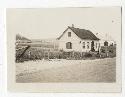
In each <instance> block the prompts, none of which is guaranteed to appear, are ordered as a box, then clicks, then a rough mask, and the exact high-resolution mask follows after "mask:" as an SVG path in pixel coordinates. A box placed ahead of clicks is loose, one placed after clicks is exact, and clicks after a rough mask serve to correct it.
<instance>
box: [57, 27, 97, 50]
mask: <svg viewBox="0 0 125 97" xmlns="http://www.w3.org/2000/svg"><path fill="white" fill-rule="evenodd" d="M68 32H71V37H68ZM93 41H94V48H95V51H98V47H99V41H95V40H93ZM67 42H71V43H72V49H67V48H66V43H67ZM83 42H85V48H83ZM87 42H89V49H88V48H87ZM91 42H92V40H82V39H80V38H79V37H78V36H77V35H76V34H75V33H74V32H73V31H72V30H71V29H68V30H67V31H66V32H65V34H64V35H63V36H62V37H61V38H60V39H59V49H61V50H64V51H66V52H68V51H79V52H89V51H90V50H91ZM96 43H97V48H96Z"/></svg>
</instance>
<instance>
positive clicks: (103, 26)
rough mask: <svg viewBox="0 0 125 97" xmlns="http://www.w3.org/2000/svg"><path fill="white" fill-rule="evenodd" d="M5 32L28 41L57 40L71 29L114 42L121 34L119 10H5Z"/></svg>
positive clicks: (116, 8) (107, 8) (96, 8)
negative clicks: (78, 29) (88, 31)
mask: <svg viewBox="0 0 125 97" xmlns="http://www.w3.org/2000/svg"><path fill="white" fill-rule="evenodd" d="M6 14H7V16H6V18H7V19H6V22H7V31H8V32H11V33H17V34H20V35H22V36H24V37H27V38H29V39H49V38H58V37H59V36H60V35H61V34H62V33H63V31H64V30H65V29H66V28H67V27H68V26H72V24H74V27H76V28H81V29H86V30H90V31H92V32H93V33H94V34H96V33H98V37H99V38H102V39H103V38H106V36H107V37H108V38H109V39H112V40H116V39H117V36H118V35H121V8H120V7H95V8H94V7H86V8H34V9H32V8H28V9H7V13H6Z"/></svg>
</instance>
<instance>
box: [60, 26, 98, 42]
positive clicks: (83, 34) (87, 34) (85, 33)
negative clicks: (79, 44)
mask: <svg viewBox="0 0 125 97" xmlns="http://www.w3.org/2000/svg"><path fill="white" fill-rule="evenodd" d="M68 28H69V29H71V30H72V31H73V32H74V33H75V34H76V35H77V36H78V37H79V38H81V39H87V40H99V38H97V37H96V36H95V35H94V34H93V33H92V32H91V31H89V30H85V29H79V28H75V27H68ZM68 28H67V29H68ZM67 29H66V30H67ZM66 30H65V31H64V32H63V34H64V33H65V32H66ZM63 34H62V35H61V36H60V37H59V38H58V39H60V38H61V37H62V36H63Z"/></svg>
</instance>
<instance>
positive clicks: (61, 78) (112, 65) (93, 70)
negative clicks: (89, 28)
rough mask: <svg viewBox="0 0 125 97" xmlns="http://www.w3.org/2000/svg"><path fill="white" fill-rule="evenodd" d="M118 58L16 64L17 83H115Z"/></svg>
mask: <svg viewBox="0 0 125 97" xmlns="http://www.w3.org/2000/svg"><path fill="white" fill-rule="evenodd" d="M115 79H116V58H105V59H95V60H51V61H46V60H37V61H27V62H24V63H16V82H18V83H40V82H41V83H42V82H109V83H111V82H115Z"/></svg>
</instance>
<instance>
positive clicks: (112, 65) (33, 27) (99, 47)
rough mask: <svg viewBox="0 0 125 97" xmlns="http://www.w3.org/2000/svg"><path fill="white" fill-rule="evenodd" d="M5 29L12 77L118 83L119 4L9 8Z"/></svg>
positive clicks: (17, 80)
mask: <svg viewBox="0 0 125 97" xmlns="http://www.w3.org/2000/svg"><path fill="white" fill-rule="evenodd" d="M6 31H7V37H8V38H7V39H8V53H9V54H8V65H9V66H8V73H9V74H8V76H9V78H10V79H11V78H12V79H13V83H17V84H23V85H25V84H27V83H32V84H35V83H36V84H37V83H46V84H47V83H48V84H49V83H51V84H54V83H55V84H56V83H57V84H58V83H62V84H63V83H64V84H65V83H67V84H75V85H77V83H80V84H82V83H83V84H85V83H87V84H91V83H94V84H99V85H96V86H97V87H98V86H100V85H101V84H105V83H107V84H116V83H119V87H120V80H121V78H120V68H121V65H120V53H121V33H122V32H121V7H83V8H9V9H7V10H6ZM9 83H10V82H9ZM10 86H11V87H12V85H10ZM53 86H54V85H53ZM109 86H110V85H109ZM81 87H82V86H81ZM84 88H85V87H84ZM86 88H87V87H86ZM94 88H95V87H94ZM110 88H111V87H110ZM111 89H112V88H111ZM64 90H65V89H64ZM74 90H75V89H74ZM83 91H84V90H83ZM107 91H108V90H107Z"/></svg>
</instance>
